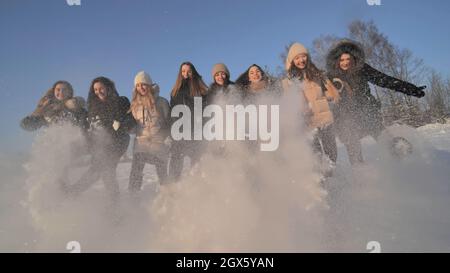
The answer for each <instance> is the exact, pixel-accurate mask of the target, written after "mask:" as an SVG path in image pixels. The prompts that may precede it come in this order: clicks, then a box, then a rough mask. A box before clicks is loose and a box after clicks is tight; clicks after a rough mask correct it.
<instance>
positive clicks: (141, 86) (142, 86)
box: [136, 83, 152, 96]
mask: <svg viewBox="0 0 450 273" xmlns="http://www.w3.org/2000/svg"><path fill="white" fill-rule="evenodd" d="M136 90H137V92H138V93H139V95H141V96H146V95H147V94H148V93H150V92H151V90H152V88H151V86H150V85H148V84H146V83H138V84H136Z"/></svg>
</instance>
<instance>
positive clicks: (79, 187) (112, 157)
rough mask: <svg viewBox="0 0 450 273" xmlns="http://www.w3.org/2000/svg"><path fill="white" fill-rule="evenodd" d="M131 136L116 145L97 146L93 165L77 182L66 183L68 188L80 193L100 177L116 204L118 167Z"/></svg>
mask: <svg viewBox="0 0 450 273" xmlns="http://www.w3.org/2000/svg"><path fill="white" fill-rule="evenodd" d="M128 143H129V138H124V139H122V140H121V141H120V142H117V143H115V145H109V146H106V147H96V148H95V149H94V151H93V152H92V160H91V166H90V167H89V169H88V170H87V171H86V172H85V173H84V174H83V175H82V176H81V178H80V179H79V180H78V181H77V183H75V184H73V185H70V186H68V185H66V186H65V187H66V190H67V191H69V192H70V193H72V194H75V195H78V194H81V193H82V192H84V191H86V190H87V189H89V187H91V186H92V185H93V184H94V183H95V182H97V181H98V180H99V179H102V180H103V183H104V185H105V188H106V191H107V192H108V195H109V197H110V201H111V202H112V203H113V204H116V203H117V201H119V183H118V181H117V178H116V168H117V165H118V164H119V161H120V158H121V156H122V155H123V154H124V153H125V152H126V149H127V147H128Z"/></svg>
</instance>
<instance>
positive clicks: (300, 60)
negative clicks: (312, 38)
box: [294, 53, 308, 69]
mask: <svg viewBox="0 0 450 273" xmlns="http://www.w3.org/2000/svg"><path fill="white" fill-rule="evenodd" d="M307 62H308V55H306V54H304V53H301V54H298V55H297V56H295V58H294V65H295V67H297V68H298V69H305V68H306V64H307Z"/></svg>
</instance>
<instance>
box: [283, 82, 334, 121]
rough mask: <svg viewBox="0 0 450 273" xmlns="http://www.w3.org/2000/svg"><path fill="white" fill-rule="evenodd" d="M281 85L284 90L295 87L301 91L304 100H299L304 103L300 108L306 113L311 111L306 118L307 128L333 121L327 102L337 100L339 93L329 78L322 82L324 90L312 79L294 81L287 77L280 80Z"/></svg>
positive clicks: (287, 90)
mask: <svg viewBox="0 0 450 273" xmlns="http://www.w3.org/2000/svg"><path fill="white" fill-rule="evenodd" d="M282 86H283V89H284V91H285V92H289V90H295V89H297V90H298V91H302V92H303V95H304V98H305V100H302V101H301V103H302V104H304V105H303V108H302V109H305V110H306V111H305V112H306V113H307V112H309V111H310V112H311V115H310V116H309V118H308V120H306V123H307V125H308V127H309V128H311V129H314V128H324V127H326V126H328V125H330V124H332V123H333V122H334V118H333V113H332V112H331V109H330V105H329V102H330V101H333V102H337V101H338V100H339V93H338V91H337V90H336V88H335V87H334V85H333V84H332V83H331V81H330V80H326V82H325V83H324V87H325V89H326V90H322V87H321V86H320V85H319V84H317V83H316V82H313V81H309V80H303V81H301V83H300V82H299V81H298V82H297V83H296V82H295V81H293V80H291V79H288V78H286V79H284V80H283V81H282Z"/></svg>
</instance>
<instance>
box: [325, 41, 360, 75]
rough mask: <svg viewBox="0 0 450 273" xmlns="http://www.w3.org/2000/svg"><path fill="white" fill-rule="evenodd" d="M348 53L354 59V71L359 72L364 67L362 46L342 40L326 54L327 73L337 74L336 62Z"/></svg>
mask: <svg viewBox="0 0 450 273" xmlns="http://www.w3.org/2000/svg"><path fill="white" fill-rule="evenodd" d="M344 53H348V54H350V55H352V56H353V57H354V58H355V68H354V71H359V70H361V69H362V68H363V67H364V63H365V61H366V57H365V54H364V48H363V46H362V45H361V44H360V43H358V42H355V41H352V40H349V39H344V40H341V41H339V42H337V43H336V44H335V45H334V46H332V47H331V49H330V51H329V52H328V54H327V58H326V60H327V71H328V72H329V73H332V74H339V71H338V67H337V65H336V64H337V62H338V61H339V59H340V57H341V55H342V54H344Z"/></svg>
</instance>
